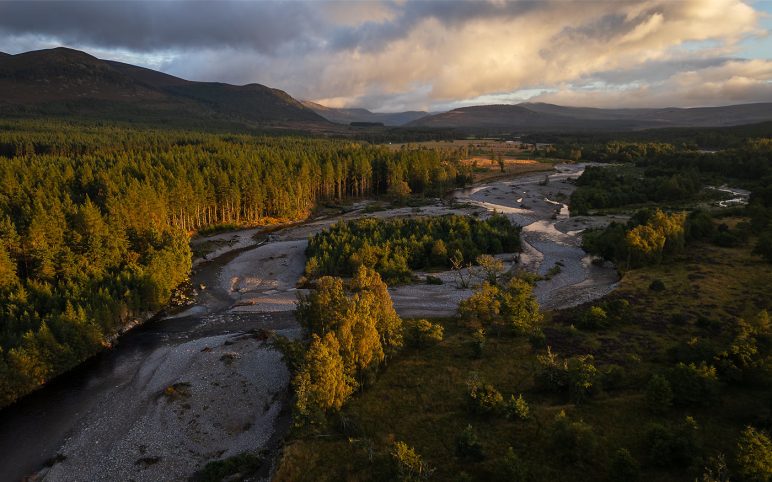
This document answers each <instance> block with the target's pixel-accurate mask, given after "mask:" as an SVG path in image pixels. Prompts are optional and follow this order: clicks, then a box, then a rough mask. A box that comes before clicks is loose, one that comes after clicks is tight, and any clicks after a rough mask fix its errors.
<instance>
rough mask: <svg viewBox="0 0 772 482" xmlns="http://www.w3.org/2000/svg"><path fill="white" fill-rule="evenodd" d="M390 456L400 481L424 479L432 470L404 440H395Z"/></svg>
mask: <svg viewBox="0 0 772 482" xmlns="http://www.w3.org/2000/svg"><path fill="white" fill-rule="evenodd" d="M391 458H392V460H393V461H394V464H395V465H396V469H397V474H398V475H399V479H400V480H402V481H405V482H408V481H415V480H425V479H428V478H429V477H430V476H431V474H432V472H433V470H432V469H431V468H430V467H429V466H428V465H427V464H426V463H425V462H424V461H423V459H422V458H421V456H420V455H418V454H417V453H416V451H415V450H414V449H413V448H412V447H410V446H409V445H408V444H406V443H405V442H395V443H394V445H392V447H391Z"/></svg>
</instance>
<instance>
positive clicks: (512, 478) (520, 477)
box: [495, 447, 531, 482]
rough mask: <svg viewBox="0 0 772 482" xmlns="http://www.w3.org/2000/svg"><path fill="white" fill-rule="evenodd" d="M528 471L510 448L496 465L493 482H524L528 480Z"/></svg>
mask: <svg viewBox="0 0 772 482" xmlns="http://www.w3.org/2000/svg"><path fill="white" fill-rule="evenodd" d="M529 472H530V471H529V470H528V466H527V465H526V464H525V462H523V460H522V459H521V458H520V457H519V456H518V455H517V453H515V451H514V450H513V449H512V447H509V448H508V449H507V453H506V455H504V457H502V458H501V459H500V460H499V462H498V463H497V464H496V472H495V480H496V481H497V482H524V481H526V480H530V479H531V477H530V473H529Z"/></svg>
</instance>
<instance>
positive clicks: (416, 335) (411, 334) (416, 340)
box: [407, 320, 445, 347]
mask: <svg viewBox="0 0 772 482" xmlns="http://www.w3.org/2000/svg"><path fill="white" fill-rule="evenodd" d="M444 332H445V330H444V329H443V327H442V325H440V324H439V323H432V322H430V321H428V320H417V321H414V322H410V323H407V335H408V340H409V341H410V342H411V343H412V344H413V345H415V346H419V347H424V346H429V345H433V344H435V343H439V342H441V341H442V338H443V335H444Z"/></svg>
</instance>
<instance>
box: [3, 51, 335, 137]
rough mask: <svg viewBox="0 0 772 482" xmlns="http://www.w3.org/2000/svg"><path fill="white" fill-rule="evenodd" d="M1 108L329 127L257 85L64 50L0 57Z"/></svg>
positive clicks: (7, 110)
mask: <svg viewBox="0 0 772 482" xmlns="http://www.w3.org/2000/svg"><path fill="white" fill-rule="evenodd" d="M0 114H4V115H61V116H72V117H86V118H108V119H110V120H122V121H137V122H158V121H163V122H182V123H196V122H197V123H201V122H207V123H211V122H214V123H217V122H230V123H234V122H235V123H239V122H240V123H245V124H248V125H258V126H282V127H309V126H310V127H318V126H325V125H328V122H327V121H326V120H325V119H324V118H322V117H320V116H319V115H317V114H316V113H314V112H313V111H312V110H310V109H307V108H306V107H304V106H303V105H302V104H300V103H299V102H298V101H296V100H295V99H293V98H292V97H291V96H290V95H289V94H287V93H286V92H283V91H281V90H278V89H272V88H270V87H266V86H264V85H260V84H249V85H244V86H236V85H229V84H223V83H216V82H194V81H189V80H185V79H180V78H178V77H174V76H171V75H167V74H164V73H162V72H156V71H154V70H151V69H146V68H142V67H137V66H134V65H129V64H124V63H121V62H113V61H108V60H101V59H98V58H96V57H93V56H91V55H89V54H86V53H84V52H80V51H77V50H72V49H67V48H55V49H49V50H39V51H34V52H26V53H22V54H18V55H0Z"/></svg>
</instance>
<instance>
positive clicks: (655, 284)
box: [649, 279, 665, 291]
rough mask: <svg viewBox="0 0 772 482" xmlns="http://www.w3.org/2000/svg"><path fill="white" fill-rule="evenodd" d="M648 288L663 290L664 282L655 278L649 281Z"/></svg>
mask: <svg viewBox="0 0 772 482" xmlns="http://www.w3.org/2000/svg"><path fill="white" fill-rule="evenodd" d="M649 289H650V290H651V291H665V283H664V282H663V281H662V280H661V279H655V280H654V281H652V282H651V283H649Z"/></svg>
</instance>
